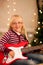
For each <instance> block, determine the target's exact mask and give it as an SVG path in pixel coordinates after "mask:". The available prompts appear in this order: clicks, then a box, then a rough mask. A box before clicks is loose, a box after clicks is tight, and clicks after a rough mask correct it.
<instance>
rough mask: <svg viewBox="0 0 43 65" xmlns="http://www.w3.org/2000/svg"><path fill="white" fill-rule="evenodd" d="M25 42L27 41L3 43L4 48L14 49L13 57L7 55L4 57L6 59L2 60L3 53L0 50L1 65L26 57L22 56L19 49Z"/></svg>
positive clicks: (7, 64) (8, 64)
mask: <svg viewBox="0 0 43 65" xmlns="http://www.w3.org/2000/svg"><path fill="white" fill-rule="evenodd" d="M27 44H28V42H21V43H18V44H8V43H6V44H4V46H5V48H7V49H8V50H9V49H10V50H12V51H14V57H13V58H12V57H11V56H10V55H8V57H6V61H5V62H4V60H5V57H4V53H1V52H0V53H1V55H0V64H1V63H2V65H10V64H11V63H13V62H15V61H16V60H18V59H27V57H24V56H23V54H22V51H21V49H22V48H23V47H24V46H25V45H27Z"/></svg>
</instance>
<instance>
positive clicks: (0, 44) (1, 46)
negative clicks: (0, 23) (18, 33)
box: [0, 32, 10, 51]
mask: <svg viewBox="0 0 43 65" xmlns="http://www.w3.org/2000/svg"><path fill="white" fill-rule="evenodd" d="M9 38H10V35H9V32H6V33H5V34H4V35H3V36H2V38H1V39H0V51H4V50H5V47H4V43H8V40H9Z"/></svg>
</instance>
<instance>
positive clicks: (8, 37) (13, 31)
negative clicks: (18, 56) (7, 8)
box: [0, 15, 36, 65]
mask: <svg viewBox="0 0 43 65" xmlns="http://www.w3.org/2000/svg"><path fill="white" fill-rule="evenodd" d="M24 36H25V38H24ZM25 40H28V38H27V34H26V31H25V27H24V23H23V18H22V17H21V16H19V15H13V16H12V17H11V20H10V25H9V30H8V32H6V33H5V34H4V35H3V36H2V38H1V40H0V50H1V51H4V53H5V52H6V51H5V47H4V44H5V43H9V44H11V43H13V44H18V43H19V42H22V41H25ZM6 53H7V52H6ZM8 54H9V55H10V56H11V57H13V56H14V52H13V51H11V50H10V51H9V52H8ZM26 56H30V55H29V54H27V55H26ZM20 64H21V65H36V62H35V61H33V60H31V59H30V60H17V61H16V62H13V63H12V64H11V65H20Z"/></svg>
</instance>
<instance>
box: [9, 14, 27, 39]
mask: <svg viewBox="0 0 43 65" xmlns="http://www.w3.org/2000/svg"><path fill="white" fill-rule="evenodd" d="M14 17H20V18H22V22H23V17H22V16H20V15H13V16H12V17H11V19H10V25H9V30H10V29H12V23H13V20H14ZM21 34H24V35H25V36H26V38H27V40H28V37H27V32H26V29H25V25H24V23H23V26H22V29H21Z"/></svg>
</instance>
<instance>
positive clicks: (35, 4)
mask: <svg viewBox="0 0 43 65" xmlns="http://www.w3.org/2000/svg"><path fill="white" fill-rule="evenodd" d="M13 14H19V15H21V16H22V17H23V20H24V23H25V26H26V30H27V35H28V40H29V42H30V43H31V44H32V45H37V44H40V43H41V44H42V43H43V0H0V38H1V37H2V35H3V34H4V33H5V32H7V30H8V27H9V23H10V21H9V20H10V17H11V16H12V15H13Z"/></svg>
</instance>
